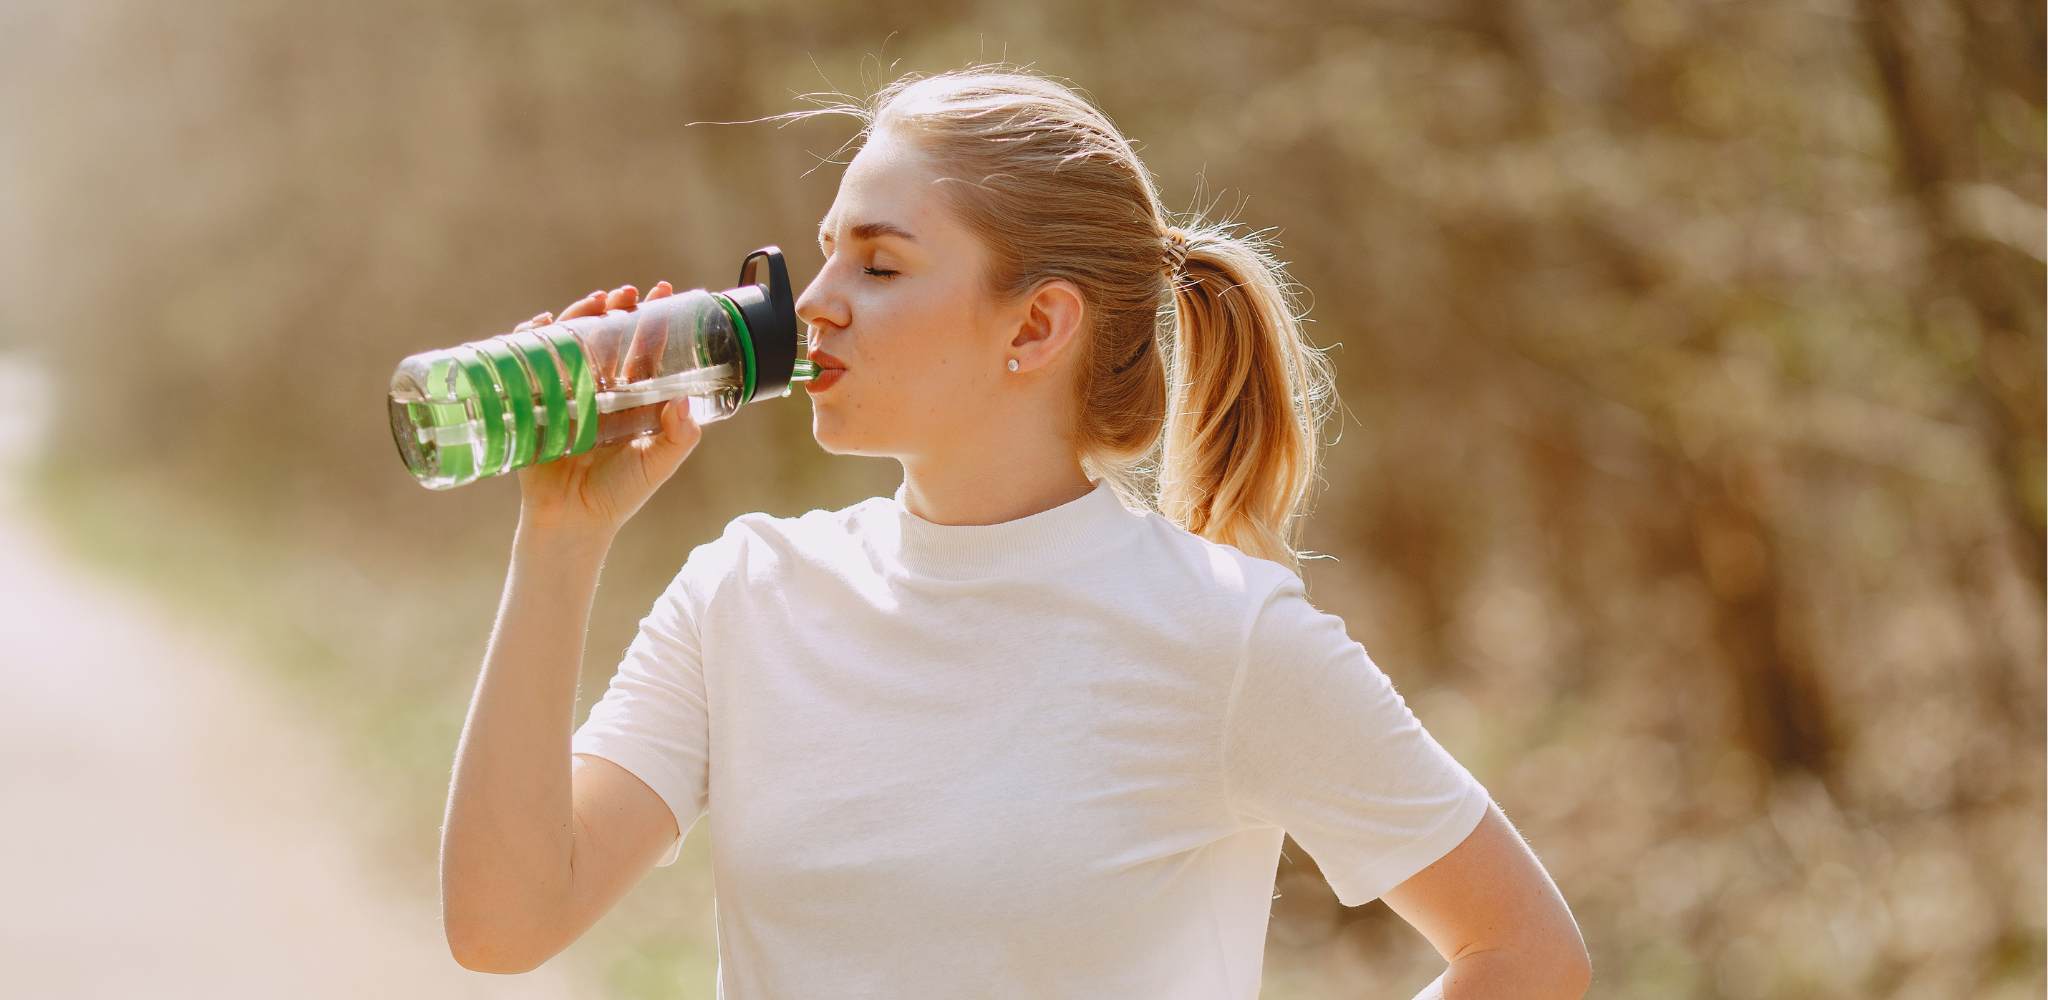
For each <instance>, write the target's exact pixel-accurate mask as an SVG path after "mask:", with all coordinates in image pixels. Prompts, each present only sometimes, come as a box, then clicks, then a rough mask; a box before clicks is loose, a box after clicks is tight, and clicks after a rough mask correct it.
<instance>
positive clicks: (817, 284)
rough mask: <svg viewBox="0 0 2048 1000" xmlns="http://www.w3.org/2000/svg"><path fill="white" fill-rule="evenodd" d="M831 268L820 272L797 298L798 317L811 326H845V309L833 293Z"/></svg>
mask: <svg viewBox="0 0 2048 1000" xmlns="http://www.w3.org/2000/svg"><path fill="white" fill-rule="evenodd" d="M828 272H829V268H828V269H827V270H824V271H819V272H818V276H817V277H815V278H812V279H811V283H810V284H809V285H806V286H804V293H803V294H802V295H799V296H797V300H796V316H797V319H799V320H802V321H803V322H804V323H806V324H808V325H810V326H845V325H846V317H845V308H844V307H843V306H842V305H841V304H840V303H839V297H838V295H837V294H835V293H834V292H833V291H832V287H831V284H830V278H829V277H828Z"/></svg>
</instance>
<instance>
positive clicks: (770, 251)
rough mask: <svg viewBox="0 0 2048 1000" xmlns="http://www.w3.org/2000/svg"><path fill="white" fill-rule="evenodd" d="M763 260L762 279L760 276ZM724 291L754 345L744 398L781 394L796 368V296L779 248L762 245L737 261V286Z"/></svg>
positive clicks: (755, 399) (787, 266)
mask: <svg viewBox="0 0 2048 1000" xmlns="http://www.w3.org/2000/svg"><path fill="white" fill-rule="evenodd" d="M764 260H765V261H767V262H768V275H767V279H766V280H765V281H764V280H763V279H762V278H761V277H760V271H761V268H760V263H761V262H762V261H764ZM725 294H726V297H727V298H729V299H731V300H732V304H733V305H735V306H738V307H739V310H740V318H742V319H744V320H745V321H746V324H747V333H748V335H749V337H750V339H751V340H752V341H753V345H754V395H753V396H752V397H750V398H749V399H748V400H747V401H748V402H755V401H757V400H763V399H775V398H777V397H779V396H781V395H782V393H783V390H785V389H787V388H789V381H790V377H791V376H792V375H793V374H795V372H796V353H797V329H796V297H795V296H794V295H792V294H791V293H790V289H789V265H787V264H785V263H783V260H782V249H781V248H780V247H775V246H765V247H762V248H761V249H759V250H756V251H754V252H753V253H750V254H748V255H747V259H746V260H745V261H743V262H741V264H740V284H739V287H738V288H734V289H732V290H730V291H728V292H726V293H725Z"/></svg>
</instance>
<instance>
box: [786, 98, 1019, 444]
mask: <svg viewBox="0 0 2048 1000" xmlns="http://www.w3.org/2000/svg"><path fill="white" fill-rule="evenodd" d="M936 177H937V175H936V174H934V173H933V172H932V171H931V170H929V169H928V168H927V167H926V165H925V160H924V156H923V154H922V153H921V152H920V151H918V150H917V149H916V148H915V147H913V146H911V145H910V144H908V143H907V142H905V141H903V140H901V139H899V138H897V137H895V136H892V135H890V134H889V133H888V132H887V131H877V132H876V133H874V134H873V135H871V136H870V137H869V140H868V142H867V143H866V145H864V146H863V147H862V148H861V151H860V152H859V153H858V154H857V155H855V156H854V158H853V161H852V162H851V163H849V164H848V165H847V168H846V173H845V175H844V176H843V177H842V178H841V179H840V182H839V194H838V197H837V198H836V199H835V200H834V201H833V203H832V208H831V210H830V211H829V212H827V213H826V216H825V218H824V220H823V221H822V223H821V225H820V231H819V250H820V252H821V253H823V254H824V256H825V266H824V268H823V269H822V270H820V271H819V272H818V276H817V277H816V278H814V279H812V281H811V283H810V285H809V287H807V288H805V289H804V292H803V294H802V295H801V296H799V297H798V298H797V302H796V313H797V317H798V318H799V319H800V320H801V321H802V322H803V323H804V324H805V325H806V326H808V328H809V333H808V338H809V348H810V350H811V351H813V352H824V353H826V354H829V355H831V356H832V357H833V358H834V359H836V360H837V362H838V363H839V364H843V365H844V366H845V369H846V370H845V372H844V373H842V374H840V375H839V376H837V378H836V380H835V381H833V382H832V383H831V384H830V385H828V386H826V387H824V388H818V389H813V388H810V386H808V385H807V386H806V387H805V388H806V389H807V390H808V391H809V392H810V396H811V407H812V411H811V413H812V415H811V431H812V434H813V436H815V437H816V438H817V440H818V443H819V444H820V445H821V446H823V447H824V449H825V450H826V451H828V452H832V453H835V454H845V455H874V456H889V457H898V458H902V457H910V458H918V457H945V456H947V455H949V454H954V453H957V452H958V451H959V450H960V449H963V448H971V447H973V446H974V443H975V441H976V440H977V437H978V435H977V433H976V431H977V428H982V427H985V426H986V423H987V421H988V420H989V419H990V417H991V415H992V414H991V407H990V405H989V404H990V403H991V401H992V400H993V398H994V397H995V395H996V394H1000V393H1001V392H1002V391H1003V390H1004V389H1006V388H1007V387H1006V386H1005V385H1003V384H1002V382H1001V378H1002V377H1003V376H1005V375H1007V374H1008V372H1007V371H1006V369H1005V368H1004V363H1005V360H1006V357H1007V356H1006V355H1005V353H1004V349H1003V348H1004V343H1003V338H1002V335H1001V332H1000V329H999V328H998V327H997V326H994V325H990V323H989V320H990V319H991V317H990V316H989V315H988V313H989V310H988V309H986V307H985V303H984V293H983V289H982V283H981V282H982V277H981V275H982V266H983V262H984V260H985V254H984V251H983V250H982V248H981V246H980V244H979V243H978V241H976V240H975V239H974V238H973V237H972V236H971V235H969V234H968V232H967V231H966V230H965V229H963V228H962V227H961V226H960V225H959V224H958V223H957V222H956V221H954V219H953V218H952V216H951V211H950V209H949V208H948V207H947V205H946V204H945V201H944V196H943V195H942V194H941V192H940V190H939V188H937V187H935V186H934V185H933V181H934V180H935V179H936Z"/></svg>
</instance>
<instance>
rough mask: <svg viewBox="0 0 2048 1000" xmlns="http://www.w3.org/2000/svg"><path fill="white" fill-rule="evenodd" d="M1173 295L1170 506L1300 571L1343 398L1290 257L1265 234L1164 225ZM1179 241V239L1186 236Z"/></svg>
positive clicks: (1179, 515) (1163, 459)
mask: <svg viewBox="0 0 2048 1000" xmlns="http://www.w3.org/2000/svg"><path fill="white" fill-rule="evenodd" d="M1161 230H1162V232H1163V234H1164V235H1163V236H1162V240H1163V243H1164V245H1165V246H1166V247H1167V250H1168V254H1169V257H1168V259H1167V263H1168V265H1169V266H1170V265H1171V264H1172V263H1173V258H1175V257H1178V258H1179V260H1180V265H1179V267H1178V268H1171V269H1170V270H1169V272H1168V281H1169V282H1170V283H1171V287H1172V295H1173V310H1172V312H1173V321H1172V324H1173V350H1172V352H1171V353H1172V359H1173V360H1172V363H1171V367H1170V368H1169V370H1168V371H1167V408H1166V432H1165V443H1164V447H1163V450H1162V452H1161V455H1160V463H1159V510H1160V513H1161V514H1164V515H1165V516H1166V517H1168V518H1169V519H1171V520H1172V521H1174V523H1176V524H1179V525H1181V526H1182V527H1184V528H1186V529H1187V530H1189V531H1191V532H1194V533H1195V534H1198V535H1201V536H1202V537H1204V538H1208V539H1210V540H1212V541H1219V542H1224V543H1227V544H1230V545H1233V546H1236V547H1237V548H1238V549H1239V550H1241V551H1243V552H1245V553H1246V554H1248V555H1253V556H1257V557H1260V558H1263V559H1270V560H1273V561H1274V562H1278V563H1280V564H1282V565H1284V566H1287V567H1288V568H1289V569H1292V570H1295V571H1296V572H1300V568H1301V565H1300V563H1301V558H1302V556H1303V553H1302V552H1299V551H1297V550H1296V549H1295V548H1294V544H1295V542H1296V536H1297V534H1298V527H1299V521H1298V516H1299V515H1300V514H1301V513H1302V507H1303V504H1304V503H1305V502H1306V501H1307V499H1308V493H1309V489H1310V487H1311V486H1312V485H1313V484H1314V482H1315V481H1316V478H1317V476H1316V473H1317V469H1318V467H1319V462H1320V457H1321V455H1320V451H1321V444H1322V442H1321V439H1320V436H1319V433H1320V429H1321V426H1322V422H1323V419H1324V418H1325V417H1326V416H1327V411H1328V404H1329V403H1331V402H1332V401H1333V399H1334V397H1333V379H1332V376H1331V371H1330V365H1329V359H1327V358H1326V357H1324V356H1323V353H1322V352H1321V350H1319V349H1318V348H1316V347H1315V346H1314V345H1313V344H1311V343H1310V342H1309V340H1308V338H1307V336H1306V335H1305V333H1304V331H1303V330H1302V320H1301V317H1300V316H1299V314H1298V313H1297V312H1296V310H1295V302H1294V300H1293V298H1292V291H1293V288H1294V286H1293V285H1292V283H1291V282H1290V281H1289V280H1288V278H1287V276H1286V271H1285V267H1284V266H1283V265H1282V264H1281V263H1280V262H1279V261H1278V260H1276V259H1275V258H1274V257H1273V256H1272V254H1271V252H1270V250H1269V244H1267V243H1266V242H1265V241H1264V240H1263V239H1262V238H1261V237H1259V236H1258V235H1257V234H1254V235H1253V236H1250V237H1238V236H1233V235H1231V234H1230V232H1229V231H1228V229H1227V228H1226V227H1224V226H1221V225H1209V226H1197V227H1192V228H1187V229H1182V228H1180V227H1178V226H1172V225H1165V224H1162V226H1161ZM1176 244H1179V246H1178V247H1176Z"/></svg>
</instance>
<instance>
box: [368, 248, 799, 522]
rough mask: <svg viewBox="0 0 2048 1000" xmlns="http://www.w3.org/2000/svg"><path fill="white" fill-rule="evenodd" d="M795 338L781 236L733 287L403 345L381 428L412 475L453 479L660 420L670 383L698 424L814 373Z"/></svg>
mask: <svg viewBox="0 0 2048 1000" xmlns="http://www.w3.org/2000/svg"><path fill="white" fill-rule="evenodd" d="M764 261H765V262H766V263H767V264H768V274H767V276H766V279H765V280H757V278H758V275H759V272H760V267H759V266H758V265H759V264H760V263H762V262H764ZM797 347H798V345H797V322H796V307H795V301H794V298H793V296H792V295H791V293H790V285H789V269H788V267H787V265H785V264H784V263H783V259H782V251H781V250H779V249H777V248H776V247H772V246H770V247H764V248H762V249H760V250H756V251H754V252H753V253H751V254H748V255H747V258H746V260H745V261H744V262H742V263H741V265H740V283H739V287H737V288H731V289H727V290H725V291H723V292H714V291H710V290H707V289H702V288H696V289H691V290H689V291H685V292H678V293H676V294H674V295H668V296H664V297H662V298H659V299H654V300H652V301H643V302H641V303H640V304H639V305H638V306H637V307H635V308H634V309H633V310H631V311H628V310H622V309H621V310H613V311H611V312H608V313H606V314H605V315H602V316H580V317H577V318H575V319H568V320H561V321H558V322H554V323H550V324H548V325H547V326H542V327H535V328H532V329H528V330H519V331H515V332H513V333H505V334H499V335H498V336H495V337H490V338H487V339H484V340H475V341H469V342H467V343H463V344H458V345H456V346H454V347H449V348H442V349H439V350H433V351H425V352H422V353H419V354H415V355H412V356H411V357H408V358H406V359H405V360H403V361H401V362H399V363H398V370H397V371H396V372H394V373H393V374H392V376H391V398H390V412H391V435H392V439H393V440H394V441H395V442H397V444H398V455H399V457H400V458H401V459H403V460H404V462H405V467H406V468H407V469H408V470H409V471H410V472H411V473H412V475H413V478H415V479H417V480H418V481H419V482H420V484H421V485H423V486H426V487H428V488H429V489H436V490H445V489H453V488H454V487H457V486H461V485H463V484H465V483H472V482H475V481H476V480H478V479H481V478H483V477H485V476H497V475H504V474H506V473H508V472H510V471H512V470H513V469H517V468H520V467H522V466H527V465H536V464H539V463H542V462H552V461H554V460H556V459H558V458H567V457H569V456H571V455H580V454H582V453H584V452H586V451H589V450H590V449H592V448H595V447H598V446H599V445H605V444H610V443H612V442H614V441H621V440H625V439H627V438H632V437H639V436H643V435H647V434H655V433H659V432H660V431H661V406H662V404H664V403H666V402H668V401H669V400H671V399H675V398H677V397H688V398H689V401H690V404H689V405H690V416H691V417H692V418H693V419H694V420H696V422H697V423H699V424H708V423H712V422H714V421H718V420H723V419H725V418H726V417H729V416H732V415H733V414H734V413H735V412H738V410H739V408H740V407H741V406H743V405H745V404H747V403H750V402H758V401H760V400H763V399H779V398H781V397H784V396H787V395H789V392H790V386H791V385H792V384H794V383H796V382H802V381H807V380H809V379H810V378H811V376H812V375H814V374H816V369H815V368H813V367H812V365H811V362H810V361H809V360H807V359H799V358H798V357H797Z"/></svg>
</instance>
